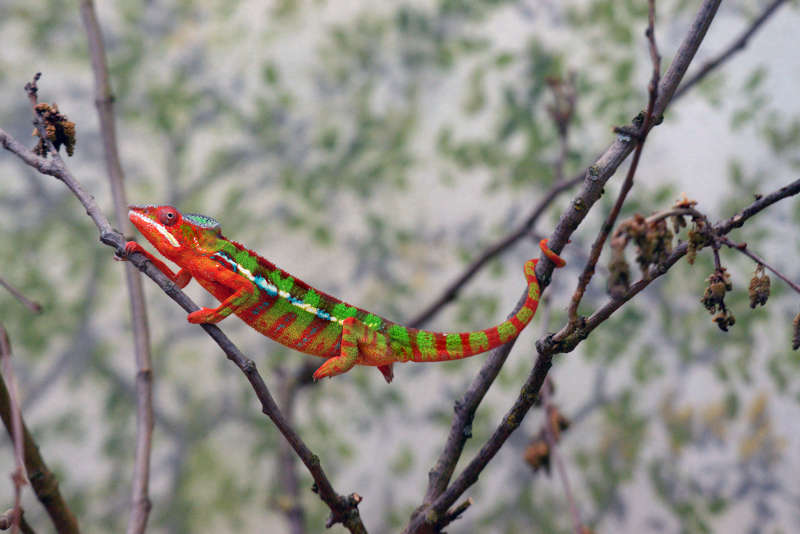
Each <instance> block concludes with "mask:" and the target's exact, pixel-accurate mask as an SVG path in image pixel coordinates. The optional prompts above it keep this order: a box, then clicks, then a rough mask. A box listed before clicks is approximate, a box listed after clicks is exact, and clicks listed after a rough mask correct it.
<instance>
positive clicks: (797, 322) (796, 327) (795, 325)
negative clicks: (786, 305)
mask: <svg viewBox="0 0 800 534" xmlns="http://www.w3.org/2000/svg"><path fill="white" fill-rule="evenodd" d="M797 349H800V313H798V314H797V315H795V316H794V321H792V350H797Z"/></svg>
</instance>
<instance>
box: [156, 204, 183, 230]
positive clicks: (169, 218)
mask: <svg viewBox="0 0 800 534" xmlns="http://www.w3.org/2000/svg"><path fill="white" fill-rule="evenodd" d="M158 220H159V222H161V224H163V225H164V226H172V225H173V224H175V222H176V221H177V220H178V212H177V211H175V210H174V209H173V208H164V209H162V210H160V211H159V212H158Z"/></svg>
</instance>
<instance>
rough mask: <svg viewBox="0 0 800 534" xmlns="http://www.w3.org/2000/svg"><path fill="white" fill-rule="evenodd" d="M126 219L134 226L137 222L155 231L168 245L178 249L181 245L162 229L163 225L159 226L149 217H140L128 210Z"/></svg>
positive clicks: (133, 211)
mask: <svg viewBox="0 0 800 534" xmlns="http://www.w3.org/2000/svg"><path fill="white" fill-rule="evenodd" d="M131 207H132V208H136V207H138V206H131ZM128 218H129V219H130V220H131V222H133V223H134V224H136V222H137V221H139V222H140V223H142V224H144V225H145V226H148V227H150V228H153V229H155V230H156V231H157V232H158V233H159V234H161V235H162V236H164V239H166V240H167V242H168V243H169V244H170V245H172V246H173V247H175V248H180V246H181V244H180V243H178V240H177V239H175V236H173V235H172V234H171V233H169V232H168V231H167V229H166V228H165V227H164V225H162V224H159V223H158V222H156V221H154V220H153V219H151V218H150V217H145V216H144V215H142V214H141V213H139V212H138V211H135V210H133V209H129V210H128ZM134 219H136V220H134Z"/></svg>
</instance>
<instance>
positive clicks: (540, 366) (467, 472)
mask: <svg viewBox="0 0 800 534" xmlns="http://www.w3.org/2000/svg"><path fill="white" fill-rule="evenodd" d="M798 193H800V180H796V181H795V182H792V183H791V184H789V185H787V186H785V187H782V188H781V189H779V190H778V191H775V192H774V193H772V194H770V195H768V196H766V197H763V198H762V199H760V200H758V201H756V202H754V203H753V204H751V205H750V206H748V207H747V208H746V209H744V210H742V211H741V212H740V213H738V214H736V215H734V216H733V217H731V218H730V219H728V220H726V221H723V222H721V223H718V224H716V225H715V226H714V231H715V232H717V233H721V234H724V233H727V232H729V231H730V230H731V229H733V228H734V225H733V223H732V222H731V221H737V226H736V227H737V228H738V227H739V226H741V225H742V224H744V222H745V221H746V220H747V219H749V218H750V217H752V216H753V215H755V214H757V213H759V212H760V211H762V210H763V209H765V208H766V207H768V206H770V205H772V204H774V203H775V202H777V201H778V200H781V199H783V198H786V197H789V196H792V195H796V194H798ZM687 249H688V245H687V244H686V243H682V244H680V245H679V246H677V247H675V249H674V250H673V251H672V254H670V256H669V257H668V258H667V259H666V260H665V261H664V262H663V263H662V264H660V265H658V267H657V268H651V269H650V271H649V272H648V274H647V275H646V276H645V277H643V278H642V279H641V280H639V281H638V282H636V283H635V284H633V285H632V286H631V287H630V289H629V290H628V291H627V292H626V293H625V294H624V295H623V296H622V297H621V298H618V299H614V300H611V301H609V302H608V303H607V304H605V305H604V306H603V307H602V308H600V309H599V310H597V311H596V312H595V313H594V314H592V315H591V316H590V317H589V318H588V319H587V320H586V323H585V326H584V327H583V328H582V329H581V330H580V331H579V332H576V333H575V334H574V336H575V340H574V344H569V345H568V346H565V345H564V343H561V344H559V343H553V342H552V339H549V338H545V339H544V340H539V341H538V342H537V349H538V351H539V356H538V357H537V359H536V364H535V365H534V368H533V370H532V371H531V373H530V375H529V376H528V379H527V380H526V381H525V384H524V385H523V386H522V390H521V392H520V394H519V395H518V396H517V399H516V401H515V402H514V405H513V406H512V407H511V409H510V410H509V411H508V412H507V413H506V415H505V416H504V417H503V420H502V423H501V424H500V425H499V426H498V427H497V429H496V430H495V431H494V433H493V434H492V436H491V437H490V438H489V440H488V441H487V442H486V443H485V444H484V445H483V447H481V450H480V451H479V452H478V454H477V455H476V456H475V458H473V459H472V460H471V461H470V462H469V464H468V465H467V466H466V467H465V468H464V470H463V471H462V472H461V474H460V475H459V476H458V477H457V478H456V480H454V481H453V483H452V484H451V485H450V486H449V487H448V488H447V490H446V491H445V492H444V493H442V494H441V496H439V497H438V498H437V499H436V500H435V501H434V502H433V503H432V504H431V506H430V507H429V508H428V512H427V514H426V515H425V519H421V518H420V519H416V520H412V523H411V524H410V526H409V527H415V523H417V522H418V523H419V525H420V526H421V525H422V524H423V523H431V522H433V520H435V519H436V518H437V517H438V516H439V514H441V513H442V511H443V510H446V509H447V508H448V507H450V506H452V504H453V503H454V502H455V501H456V499H458V497H459V496H460V495H461V494H462V493H463V492H464V491H466V489H467V488H468V487H469V486H471V485H472V484H474V483H475V482H476V481H477V480H478V475H479V474H480V472H481V471H482V470H483V468H484V467H486V465H487V464H488V463H489V461H490V460H491V459H492V458H493V457H494V455H495V454H496V453H497V451H498V450H500V447H502V445H503V443H504V442H505V440H506V439H507V438H508V436H510V435H511V433H512V432H513V431H514V430H515V429H516V428H517V427H518V426H519V425H520V423H521V422H522V419H523V418H524V417H525V414H526V413H527V412H528V410H529V409H530V407H531V406H532V405H533V402H534V401H535V400H536V398H537V396H538V395H539V392H540V390H541V387H542V384H543V383H544V380H545V378H546V376H547V373H548V371H549V370H550V367H551V366H552V359H553V356H554V355H555V354H556V353H558V352H567V351H569V350H572V349H574V348H575V346H577V344H578V343H580V341H581V340H583V339H586V337H587V336H588V335H589V333H591V331H592V330H594V329H595V328H597V327H598V326H599V325H600V324H601V323H602V322H604V321H605V320H607V319H608V318H609V317H610V316H611V315H612V314H613V313H614V312H615V311H616V310H618V309H619V308H620V307H621V306H622V305H623V304H624V303H625V302H627V301H629V300H630V299H632V298H633V297H634V296H636V295H637V294H638V293H639V292H641V291H642V290H643V289H644V288H646V287H647V286H648V285H650V284H651V283H652V282H653V281H654V280H656V279H657V278H659V277H660V276H662V275H663V274H665V273H666V272H667V271H668V270H669V269H670V267H672V266H673V265H674V264H675V263H677V262H678V260H679V259H680V258H682V257H683V256H684V255H685V254H686V251H687ZM417 517H420V516H417ZM409 530H410V528H409ZM412 532H414V531H413V530H412Z"/></svg>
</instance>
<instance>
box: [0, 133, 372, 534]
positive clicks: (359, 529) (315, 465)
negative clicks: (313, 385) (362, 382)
mask: <svg viewBox="0 0 800 534" xmlns="http://www.w3.org/2000/svg"><path fill="white" fill-rule="evenodd" d="M38 122H41V121H38ZM42 131H43V129H42ZM45 140H46V138H45ZM0 143H1V144H2V145H3V146H4V147H5V148H6V149H7V150H9V151H10V152H13V153H14V154H16V155H17V156H19V158H20V159H21V160H22V161H24V162H25V163H27V164H29V165H30V166H32V167H33V168H36V169H39V170H40V172H42V173H44V174H48V175H50V176H53V177H54V178H56V179H58V180H60V181H61V182H63V183H64V185H66V186H67V187H68V188H69V189H70V191H72V192H73V193H74V194H75V196H76V197H77V198H78V200H79V201H80V203H81V204H82V205H83V207H84V209H86V213H87V215H89V217H90V218H91V219H92V221H94V223H95V225H96V226H97V228H98V230H99V233H100V241H101V242H102V243H104V244H106V245H108V246H110V247H112V248H113V249H114V250H115V252H116V254H118V255H120V256H122V255H124V254H125V243H126V242H127V240H126V239H125V237H124V236H123V235H122V234H120V233H119V232H117V231H116V230H114V229H113V228H112V227H111V224H110V223H109V221H108V219H107V218H106V217H105V215H103V213H102V212H101V211H100V207H99V206H98V205H97V203H96V202H95V200H94V197H92V196H91V195H90V194H89V193H88V192H87V191H86V190H85V189H84V188H83V186H82V185H81V184H80V182H78V181H77V180H76V179H75V177H74V176H73V175H72V173H71V172H70V170H69V169H68V168H67V166H66V165H65V164H64V162H63V160H62V159H61V157H60V156H59V155H58V153H57V152H55V151H53V152H51V156H52V159H45V158H42V157H39V156H37V155H36V154H34V153H33V152H31V151H29V150H28V149H26V148H25V147H24V146H23V145H22V144H21V143H19V142H18V141H17V140H15V139H14V138H13V137H12V136H11V135H9V134H8V133H7V132H5V131H4V130H2V129H0ZM128 261H130V262H131V263H132V264H133V265H135V266H136V267H137V268H138V269H139V270H140V271H142V272H144V273H145V275H147V276H148V277H149V278H150V279H151V280H153V281H154V282H155V283H156V284H157V285H158V286H159V287H160V288H161V289H162V290H163V291H164V292H165V293H166V294H167V295H168V296H169V297H170V298H171V299H172V300H174V301H175V302H177V303H178V304H179V305H180V306H181V307H182V308H183V309H184V310H186V311H187V312H193V311H196V310H199V309H200V308H199V307H198V306H197V304H195V303H194V302H193V301H192V300H191V299H190V298H189V297H187V296H186V294H185V293H183V291H181V290H180V289H179V288H178V287H177V286H176V285H175V284H174V283H173V282H172V281H171V280H169V279H168V278H167V277H166V276H165V275H164V274H163V273H162V272H161V271H159V270H158V269H157V268H156V267H155V266H153V265H152V264H151V263H150V262H149V261H147V258H145V257H144V255H142V254H139V253H136V254H132V255H131V256H129V257H128ZM199 326H200V327H201V328H202V329H203V330H205V332H206V333H207V334H208V335H209V336H210V337H211V338H212V339H213V340H214V341H215V342H216V343H217V345H218V346H219V347H220V348H221V349H222V350H223V352H224V353H225V355H226V356H227V357H228V359H229V360H231V361H232V362H233V363H234V364H236V366H237V367H238V368H239V369H240V370H241V371H242V373H244V375H245V376H246V377H247V380H248V381H249V382H250V385H251V387H252V388H253V390H254V391H255V393H256V396H257V397H258V399H259V401H260V402H261V411H262V412H263V413H264V414H265V415H266V416H267V417H269V418H270V419H271V420H272V422H273V423H274V424H275V426H277V427H278V430H279V431H280V432H281V434H283V436H284V438H286V440H287V441H288V442H289V444H290V445H291V446H292V448H293V449H294V451H295V452H296V453H297V455H298V456H299V457H300V459H301V460H302V461H303V464H305V466H306V468H307V469H308V470H309V472H310V473H311V476H312V478H313V479H314V482H315V485H316V488H317V490H318V492H319V496H320V498H321V499H322V501H323V502H325V504H327V505H328V507H329V508H330V509H331V518H330V520H329V522H330V523H331V524H333V523H337V522H340V523H342V524H343V525H344V526H345V528H347V529H348V530H350V532H352V533H365V532H366V529H365V528H364V525H363V523H362V522H361V518H360V516H359V514H358V503H359V502H360V501H361V497H360V496H358V495H357V494H355V493H353V494H350V495H348V496H342V495H339V494H338V493H336V491H335V490H334V489H333V486H332V485H331V483H330V480H328V477H327V475H326V474H325V472H324V470H323V469H322V466H321V465H320V461H319V457H317V456H316V455H315V454H314V453H312V452H311V450H310V449H309V448H308V446H307V445H306V444H305V442H304V441H303V440H302V438H301V437H300V436H299V435H298V434H297V432H296V431H295V430H294V428H293V427H292V426H291V425H290V424H289V423H288V422H287V421H286V419H285V417H284V416H283V414H282V413H281V411H280V409H279V408H278V406H277V404H275V400H274V399H273V397H272V394H271V393H270V391H269V388H268V387H267V385H266V384H265V383H264V379H263V378H262V377H261V375H260V374H259V372H258V370H257V368H256V364H255V362H253V361H252V360H250V359H249V358H247V357H246V356H245V355H244V354H242V352H241V351H240V350H239V348H238V347H236V345H234V344H233V343H232V342H231V341H230V339H228V337H227V336H226V335H225V334H224V333H223V332H222V330H220V329H219V327H217V326H216V325H213V324H202V325H199Z"/></svg>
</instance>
